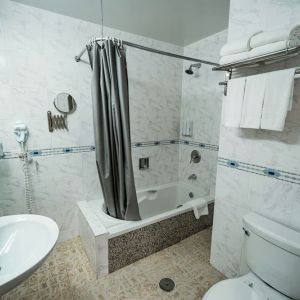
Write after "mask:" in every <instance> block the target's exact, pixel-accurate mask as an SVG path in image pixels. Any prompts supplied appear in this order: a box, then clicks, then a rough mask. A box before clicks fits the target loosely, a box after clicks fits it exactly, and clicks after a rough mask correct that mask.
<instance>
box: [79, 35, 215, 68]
mask: <svg viewBox="0 0 300 300" xmlns="http://www.w3.org/2000/svg"><path fill="white" fill-rule="evenodd" d="M107 39H111V38H108V37H106V38H96V39H94V40H93V41H96V42H101V41H103V40H107ZM113 40H115V41H120V40H119V39H114V38H113ZM121 42H122V43H123V45H126V46H129V47H133V48H137V49H141V50H144V51H148V52H153V53H157V54H161V55H166V56H170V57H175V58H180V59H184V60H189V61H193V62H198V63H202V64H207V65H211V66H219V64H217V63H214V62H211V61H207V60H203V59H197V58H193V57H188V56H183V55H179V54H175V53H170V52H166V51H161V50H157V49H153V48H150V47H145V46H142V45H138V44H134V43H131V42H126V41H122V40H121ZM86 50H87V49H86V47H84V48H83V49H82V50H81V51H80V53H79V54H78V55H76V56H75V61H77V62H79V61H80V60H81V57H82V55H83V54H84V53H85V52H86Z"/></svg>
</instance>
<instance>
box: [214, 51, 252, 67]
mask: <svg viewBox="0 0 300 300" xmlns="http://www.w3.org/2000/svg"><path fill="white" fill-rule="evenodd" d="M249 54H250V51H247V52H241V53H237V54H232V55H226V56H223V57H221V58H220V65H226V64H230V63H232V62H237V61H239V60H244V59H247V58H249Z"/></svg>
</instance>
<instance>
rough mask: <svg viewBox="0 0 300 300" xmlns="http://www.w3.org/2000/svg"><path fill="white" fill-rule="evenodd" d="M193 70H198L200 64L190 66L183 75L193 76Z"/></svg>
mask: <svg viewBox="0 0 300 300" xmlns="http://www.w3.org/2000/svg"><path fill="white" fill-rule="evenodd" d="M193 68H197V69H200V68H201V63H197V64H192V65H190V67H189V68H188V69H187V70H185V73H186V74H188V75H193V74H194V71H193Z"/></svg>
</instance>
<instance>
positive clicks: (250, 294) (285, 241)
mask: <svg viewBox="0 0 300 300" xmlns="http://www.w3.org/2000/svg"><path fill="white" fill-rule="evenodd" d="M243 222H244V227H243V230H244V231H245V235H246V242H245V243H246V244H245V251H246V260H247V264H248V266H249V268H250V270H251V271H250V272H249V273H248V274H247V275H245V276H242V277H239V278H235V279H227V280H223V281H221V282H219V283H217V284H215V285H214V286H212V287H211V288H210V289H209V290H208V291H207V293H206V294H205V296H204V298H203V300H250V299H251V300H291V299H297V300H299V299H300V233H299V232H297V231H295V230H292V229H290V228H287V227H285V226H283V225H280V224H278V223H276V222H274V221H271V220H269V219H266V218H264V217H262V216H260V215H257V214H249V215H246V216H245V217H244V219H243Z"/></svg>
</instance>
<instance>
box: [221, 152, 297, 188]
mask: <svg viewBox="0 0 300 300" xmlns="http://www.w3.org/2000/svg"><path fill="white" fill-rule="evenodd" d="M218 165H219V166H223V167H228V168H233V169H237V170H239V171H244V172H248V173H253V174H257V175H261V176H267V177H271V178H274V179H278V180H282V181H286V182H290V183H295V184H299V185H300V174H296V173H291V172H286V171H283V170H278V169H272V168H267V167H264V166H259V165H255V164H248V163H244V162H241V161H236V160H231V159H227V158H223V157H219V158H218Z"/></svg>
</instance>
